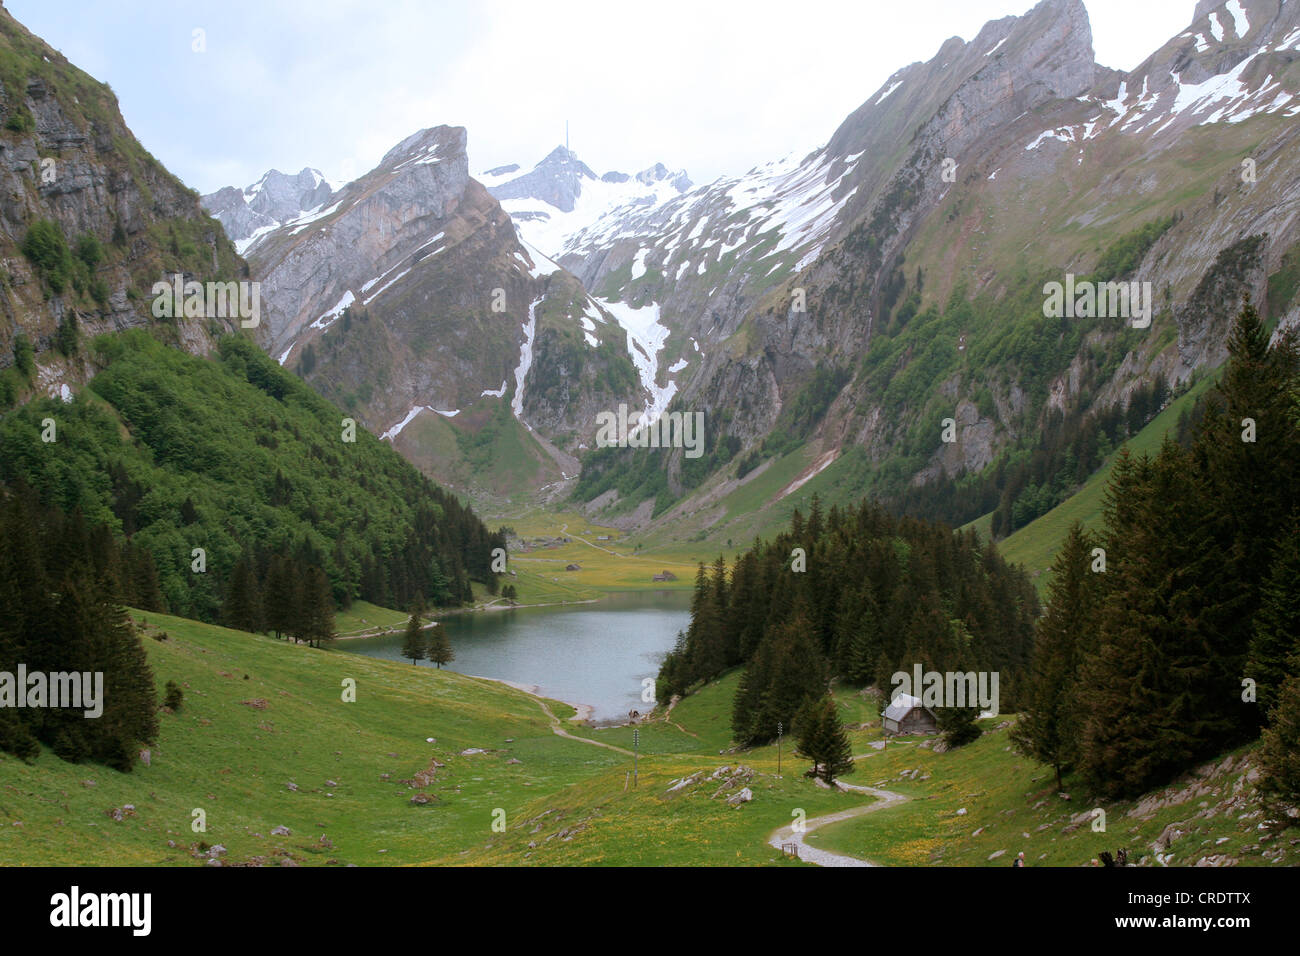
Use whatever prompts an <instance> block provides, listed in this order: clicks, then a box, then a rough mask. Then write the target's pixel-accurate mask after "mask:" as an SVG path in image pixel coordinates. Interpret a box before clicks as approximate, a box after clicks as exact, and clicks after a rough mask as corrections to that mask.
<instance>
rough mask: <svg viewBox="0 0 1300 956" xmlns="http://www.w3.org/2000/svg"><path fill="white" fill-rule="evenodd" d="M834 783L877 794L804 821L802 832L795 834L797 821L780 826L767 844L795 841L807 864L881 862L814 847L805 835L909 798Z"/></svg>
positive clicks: (775, 846)
mask: <svg viewBox="0 0 1300 956" xmlns="http://www.w3.org/2000/svg"><path fill="white" fill-rule="evenodd" d="M835 786H836V787H837V788H838V789H840V790H853V791H856V792H858V793H867V794H870V795H871V796H873V797H875V798H876V800H874V801H873V802H871V803H868V804H864V805H863V806H860V807H852V808H850V809H848V810H840V811H838V812H836V813H827V814H823V815H822V816H820V817H813V818H812V819H811V820H805V821H804V825H803V832H802V833H796V832H795V829H794V824H793V823H792V824H789V825H787V826H783V827H781V828H780V829H779V830H776V831H775V832H773V834H772V835H771V836H770V837H768V839H767V842H768V845H769V846H771V847H773V848H775V849H777V850H780V849H781V845H782V844H783V843H793V844H795V846H796V847H798V851H799V859H801V860H803V861H805V862H807V863H816V864H817V865H818V866H879V865H880V864H878V863H872V862H871V861H870V860H864V859H861V858H860V857H856V856H848V855H847V854H844V853H834V852H832V851H830V850H822V849H819V848H818V847H815V846H810V845H808V843H806V842H805V841H804V838H805V837H806V836H807V835H808V834H809V833H812V831H813V830H816V829H817V828H818V827H823V826H826V825H827V824H829V823H839V822H840V821H841V820H852V819H853V818H854V817H860V816H862V815H863V814H866V813H875V812H876V811H877V810H883V809H885V808H886V807H893V806H897V805H898V804H900V803H903V802H905V801H906V800H907V799H908V798H907V797H905V796H903V794H901V793H895V792H894V791H892V790H880V789H877V788H876V787H860V786H857V785H856V784H852V783H844V782H842V781H839V780H837V781H835Z"/></svg>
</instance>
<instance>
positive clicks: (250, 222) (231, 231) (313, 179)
mask: <svg viewBox="0 0 1300 956" xmlns="http://www.w3.org/2000/svg"><path fill="white" fill-rule="evenodd" d="M333 194H334V189H333V187H332V186H330V184H329V183H328V182H327V181H326V179H325V177H324V176H323V175H322V174H321V172H320V170H318V169H312V168H310V167H303V168H302V170H300V171H299V172H298V173H295V174H289V173H282V172H280V170H278V169H272V170H269V171H267V172H266V173H265V174H264V175H263V176H262V178H261V179H259V180H258V181H257V182H255V183H253V184H252V185H250V186H247V187H245V188H244V189H239V188H237V187H235V186H226V187H224V188H222V189H219V190H217V191H216V192H214V193H209V194H208V195H206V196H204V197H203V206H204V208H206V209H207V210H208V212H209V213H211V215H212V216H213V217H214V218H216V219H217V220H218V221H219V222H220V223H221V225H222V226H223V227H225V230H226V234H227V235H228V236H230V238H231V239H233V240H234V241H235V243H236V246H237V247H238V248H239V251H240V252H241V253H242V252H243V251H244V249H245V248H247V244H248V243H249V241H250V240H251V239H252V238H253V237H254V236H255V234H257V233H259V231H260V232H262V233H265V232H267V231H269V230H271V229H274V228H275V227H276V226H278V225H280V224H281V223H283V222H288V221H289V220H291V219H296V218H297V217H299V216H301V215H302V214H303V213H305V212H308V211H310V210H312V209H316V208H317V207H319V206H320V205H322V204H323V203H325V202H326V201H327V200H329V198H330V197H331V196H332V195H333Z"/></svg>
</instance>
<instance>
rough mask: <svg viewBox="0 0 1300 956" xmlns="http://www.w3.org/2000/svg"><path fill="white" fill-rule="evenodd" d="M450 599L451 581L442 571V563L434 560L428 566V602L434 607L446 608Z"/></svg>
mask: <svg viewBox="0 0 1300 956" xmlns="http://www.w3.org/2000/svg"><path fill="white" fill-rule="evenodd" d="M451 597H452V595H451V581H450V580H449V579H448V577H447V574H446V572H444V571H443V569H442V562H441V561H439V560H438V559H437V558H434V559H433V561H432V562H431V564H430V566H429V600H430V601H432V602H433V606H434V607H446V606H447V605H448V604H450V603H451Z"/></svg>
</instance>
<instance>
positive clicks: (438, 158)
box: [376, 126, 468, 170]
mask: <svg viewBox="0 0 1300 956" xmlns="http://www.w3.org/2000/svg"><path fill="white" fill-rule="evenodd" d="M466 139H467V134H466V132H465V127H463V126H431V127H429V128H428V129H422V130H418V131H416V132H414V133H412V134H411V135H410V136H408V137H406V139H404V140H402V141H401V142H400V143H398V144H397V145H396V146H394V147H393V148H392V149H390V150H389V151H388V152H387V153H385V154H384V158H383V159H381V160H380V161H379V165H378V166H377V167H376V169H383V170H398V169H402V168H404V167H405V166H406V165H407V164H411V165H433V164H435V163H440V162H445V161H446V162H452V163H461V164H465V165H466V168H468V159H467V157H466V153H465V143H466Z"/></svg>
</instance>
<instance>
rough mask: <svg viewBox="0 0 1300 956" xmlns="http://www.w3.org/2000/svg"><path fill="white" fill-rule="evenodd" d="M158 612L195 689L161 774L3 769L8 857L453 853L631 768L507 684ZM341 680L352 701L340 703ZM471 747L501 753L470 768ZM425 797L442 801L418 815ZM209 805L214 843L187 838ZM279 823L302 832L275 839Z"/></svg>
mask: <svg viewBox="0 0 1300 956" xmlns="http://www.w3.org/2000/svg"><path fill="white" fill-rule="evenodd" d="M138 616H139V615H137V617H138ZM145 616H146V617H147V619H148V622H149V627H148V633H149V634H150V635H151V636H157V635H158V634H160V633H162V632H165V633H166V634H167V635H168V639H167V640H165V641H158V640H153V639H150V638H146V639H145V644H146V647H147V650H148V654H149V660H150V664H151V666H152V667H153V670H154V673H155V676H156V678H157V681H158V685H159V688H160V690H161V688H162V685H163V684H164V683H165V682H166V681H168V680H174V681H176V682H177V683H178V684H180V685H181V686H182V688H183V689H184V693H185V699H184V703H183V704H182V706H181V708H180V710H179V711H178V712H176V713H175V714H164V715H163V716H162V732H161V735H160V738H159V742H158V744H157V746H155V747H154V748H153V749H152V753H151V760H150V764H149V766H143V765H140V766H137V767H136V769H135V771H134V772H133V773H130V774H121V773H115V772H112V771H109V770H106V769H104V768H102V767H98V766H91V765H76V764H69V763H64V762H63V761H61V760H59V759H57V758H56V757H55V756H54V755H53V754H51V753H49V752H48V751H46V752H45V753H43V754H42V755H41V757H40V758H39V759H38V760H37V761H36V762H35V763H34V764H32V765H30V766H29V765H26V764H23V763H21V762H19V761H17V760H14V759H13V758H11V757H7V756H5V757H2V758H0V806H3V816H4V820H5V824H6V825H5V826H4V827H3V828H2V829H0V861H3V862H4V863H6V864H32V863H52V864H73V863H77V864H101V865H106V864H124V863H125V864H154V863H172V864H175V863H191V862H195V858H194V857H193V856H192V855H191V853H190V849H189V848H190V846H191V845H192V844H198V843H200V842H201V841H202V842H206V843H207V844H220V845H222V846H225V847H226V849H227V853H226V854H225V857H224V860H225V862H226V863H228V864H230V863H245V862H258V861H264V862H269V863H272V864H275V863H277V862H279V861H281V860H290V861H293V862H296V863H303V864H324V863H329V862H331V861H335V862H338V863H340V864H345V863H359V864H376V863H398V862H410V861H413V860H419V859H423V858H425V857H427V856H429V855H430V854H433V853H439V854H446V855H449V856H455V855H456V854H458V853H460V852H461V851H465V850H468V849H469V848H471V847H473V846H475V845H478V844H481V843H482V842H483V841H484V839H485V838H486V837H487V836H488V835H489V834H490V833H491V830H490V827H491V823H492V811H493V809H494V808H497V807H501V808H504V809H505V810H506V812H507V814H509V815H513V814H514V813H516V812H517V810H518V808H519V807H521V806H523V805H524V804H526V803H527V802H528V801H530V800H531V799H532V798H533V793H534V791H544V792H553V791H555V790H556V789H558V788H560V787H563V786H566V785H568V784H570V783H572V782H574V781H576V780H579V779H582V778H584V777H585V776H587V775H589V774H591V773H592V772H598V771H600V770H601V769H603V768H606V767H608V766H611V765H613V764H615V763H618V762H619V760H620V757H619V755H618V754H615V753H613V752H612V751H608V750H605V749H603V748H597V747H592V746H589V745H585V744H581V743H575V742H572V741H567V740H564V739H562V738H560V737H557V736H556V735H554V734H553V733H552V732H551V729H550V724H549V720H548V718H547V717H546V715H545V714H544V713H543V711H542V709H541V708H540V707H539V706H538V704H537V702H536V701H535V700H534V699H532V698H530V697H528V696H527V695H525V694H522V693H520V692H518V691H514V690H512V689H510V688H508V687H505V686H504V685H500V684H495V683H492V682H490V681H481V680H476V679H474V678H469V677H462V676H461V675H458V674H453V673H451V672H447V671H438V670H436V669H433V668H427V667H420V668H416V667H409V666H402V665H400V664H393V663H389V662H385V661H377V660H373V659H371V658H366V657H361V656H358V655H351V654H345V653H338V652H322V651H317V650H312V649H309V648H307V647H305V646H297V645H291V644H287V643H284V642H277V641H275V640H273V639H271V638H266V637H259V636H254V635H249V634H244V633H241V632H238V631H231V630H227V629H224V628H219V627H213V626H209V625H204V624H199V623H195V622H192V621H185V620H181V619H179V618H171V617H166V616H163V615H153V614H150V615H145ZM345 679H352V680H355V681H356V701H355V703H344V702H343V700H342V699H341V696H342V685H343V681H344V680H345ZM429 737H433V738H435V739H436V743H428V742H427V739H426V738H429ZM507 738H511V741H510V742H507ZM469 748H482V749H485V750H487V751H489V752H488V753H486V754H480V755H473V756H464V757H462V756H460V753H461V751H462V750H466V749H469ZM512 758H513V759H518V760H520V761H522V762H521V763H518V764H512V765H507V763H506V761H507V760H510V759H512ZM434 761H439V762H441V763H442V764H444V765H445V766H444V767H442V768H440V769H437V772H436V777H435V779H433V780H432V781H431V782H430V783H429V784H428V785H427V786H416V787H412V786H411V785H410V784H409V783H407V782H404V781H413V780H414V779H415V777H416V775H417V774H419V773H421V772H423V771H428V770H429V769H430V767H431V766H432V765H433V762H434ZM290 784H294V785H295V786H296V787H297V789H296V790H294V789H291V788H290V786H289V785H290ZM417 793H422V794H426V795H428V797H429V798H430V801H431V802H430V803H429V804H427V805H423V806H419V805H412V804H411V802H410V801H411V798H412V797H413V796H414V795H416V794H417ZM127 804H131V805H133V806H134V812H133V813H129V814H128V815H126V816H125V818H124V819H122V820H121V821H117V820H115V819H113V817H112V815H111V811H112V810H113V809H114V808H124V807H125V806H126V805H127ZM195 809H202V810H203V811H205V812H206V815H207V832H206V833H195V832H193V831H192V830H191V820H192V811H193V810H195ZM279 826H284V827H288V828H289V830H290V831H291V833H290V834H288V835H280V836H277V835H273V834H272V833H271V830H272V829H273V828H275V827H279ZM168 841H172V842H173V843H175V844H176V845H175V846H174V847H172V846H169V845H168Z"/></svg>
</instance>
